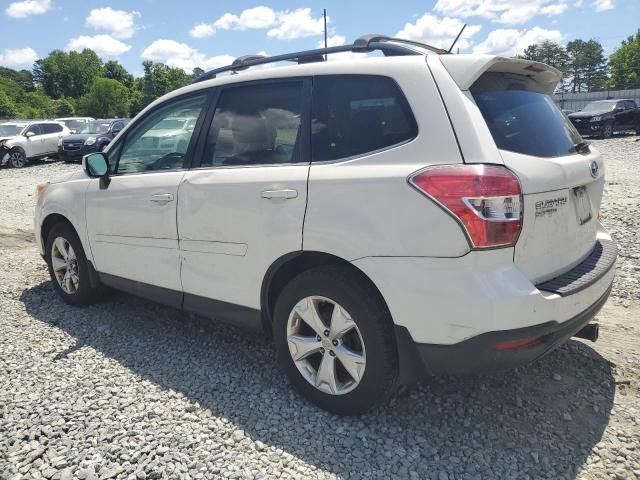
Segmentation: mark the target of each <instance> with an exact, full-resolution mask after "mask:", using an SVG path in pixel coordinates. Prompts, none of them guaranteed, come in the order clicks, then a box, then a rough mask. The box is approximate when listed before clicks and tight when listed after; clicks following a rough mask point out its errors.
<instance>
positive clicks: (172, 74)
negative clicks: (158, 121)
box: [135, 61, 190, 109]
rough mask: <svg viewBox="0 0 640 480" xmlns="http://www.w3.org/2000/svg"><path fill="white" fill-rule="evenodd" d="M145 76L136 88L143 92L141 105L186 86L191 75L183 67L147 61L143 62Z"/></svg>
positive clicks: (144, 105) (143, 105) (137, 83)
mask: <svg viewBox="0 0 640 480" xmlns="http://www.w3.org/2000/svg"><path fill="white" fill-rule="evenodd" d="M142 66H143V68H144V76H143V77H142V78H141V79H139V81H137V82H136V86H135V88H138V89H139V90H140V93H141V100H140V103H139V106H140V107H141V109H142V108H144V107H146V106H147V105H149V104H150V103H151V102H153V101H154V100H155V99H156V98H158V97H161V96H162V95H164V94H166V93H168V92H170V91H172V90H175V89H176V88H180V87H183V86H185V85H186V84H187V83H189V81H190V77H189V75H187V74H186V73H185V71H184V70H182V69H181V68H173V67H168V66H167V65H164V64H163V63H154V62H150V61H145V62H143V63H142Z"/></svg>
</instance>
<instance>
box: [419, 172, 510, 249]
mask: <svg viewBox="0 0 640 480" xmlns="http://www.w3.org/2000/svg"><path fill="white" fill-rule="evenodd" d="M409 182H410V183H411V185H413V186H414V187H416V188H417V189H418V190H419V191H421V192H422V193H424V194H426V195H427V196H429V197H431V198H432V199H434V200H435V201H436V202H438V203H439V204H440V205H442V206H443V207H444V208H445V209H446V210H447V211H449V212H450V213H451V214H452V215H453V216H454V218H456V219H457V220H458V221H459V222H460V223H461V225H462V226H463V227H464V229H465V231H466V232H467V235H468V237H469V240H470V241H471V245H472V247H473V248H490V247H507V246H512V245H514V244H515V242H516V240H517V239H518V235H519V234H520V230H521V229H522V190H521V188H520V182H519V181H518V177H516V176H515V175H514V174H513V172H511V171H510V170H509V169H507V168H505V167H502V166H498V165H482V164H477V165H445V166H437V167H430V168H427V169H425V170H422V171H420V172H417V173H415V174H414V175H412V176H411V177H409Z"/></svg>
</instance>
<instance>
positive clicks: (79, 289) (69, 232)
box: [45, 223, 101, 306]
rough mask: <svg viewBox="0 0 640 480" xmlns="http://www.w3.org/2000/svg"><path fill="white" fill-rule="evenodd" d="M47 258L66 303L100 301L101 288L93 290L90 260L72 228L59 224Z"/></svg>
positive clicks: (53, 235) (51, 274)
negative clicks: (88, 260) (90, 277)
mask: <svg viewBox="0 0 640 480" xmlns="http://www.w3.org/2000/svg"><path fill="white" fill-rule="evenodd" d="M45 259H46V261H47V266H48V267H49V275H50V276H51V280H52V282H53V285H54V288H55V289H56V291H57V292H58V295H60V297H61V298H62V299H63V300H64V301H65V302H67V303H69V304H71V305H76V306H80V305H89V304H91V303H94V302H95V301H97V300H98V299H99V297H100V293H101V289H100V288H92V287H91V281H90V279H89V264H88V262H87V257H86V256H85V253H84V249H83V248H82V243H81V242H80V239H79V238H78V235H77V234H76V232H75V230H74V229H73V227H71V225H69V224H67V223H58V224H56V225H54V226H53V228H51V231H50V232H49V236H48V237H47V244H46V255H45Z"/></svg>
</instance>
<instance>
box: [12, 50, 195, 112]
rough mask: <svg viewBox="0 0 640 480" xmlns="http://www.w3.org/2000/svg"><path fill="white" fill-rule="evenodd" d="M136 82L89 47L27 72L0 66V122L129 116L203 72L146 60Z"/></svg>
mask: <svg viewBox="0 0 640 480" xmlns="http://www.w3.org/2000/svg"><path fill="white" fill-rule="evenodd" d="M142 67H143V71H144V74H143V75H142V76H141V77H138V78H134V76H133V75H131V74H130V73H129V72H128V71H127V70H126V69H125V68H124V67H123V66H122V65H121V64H120V63H118V62H117V61H115V60H110V61H108V62H103V61H102V60H101V59H100V57H98V55H97V54H96V53H95V52H94V51H93V50H90V49H85V50H83V51H82V52H73V51H72V52H63V51H62V50H54V51H52V52H51V53H50V54H49V55H47V57H45V58H43V59H40V60H37V61H36V62H35V63H34V65H33V69H32V70H31V71H29V70H20V71H16V70H12V69H10V68H5V67H0V118H14V117H15V118H53V117H69V116H91V117H95V118H110V117H115V116H119V117H128V116H133V115H135V114H137V113H138V112H139V111H141V110H142V109H143V108H144V107H146V106H147V105H148V104H149V103H151V102H152V101H153V100H155V99H156V98H158V97H160V96H162V95H164V94H165V93H168V92H170V91H172V90H175V89H176V88H180V87H182V86H184V85H187V84H188V83H189V82H190V81H191V80H193V79H194V78H196V77H197V76H199V75H201V74H202V73H203V70H202V69H199V68H196V69H194V70H193V72H191V74H188V73H186V72H185V71H184V70H182V69H181V68H173V67H169V66H167V65H165V64H162V63H156V62H151V61H145V62H143V63H142Z"/></svg>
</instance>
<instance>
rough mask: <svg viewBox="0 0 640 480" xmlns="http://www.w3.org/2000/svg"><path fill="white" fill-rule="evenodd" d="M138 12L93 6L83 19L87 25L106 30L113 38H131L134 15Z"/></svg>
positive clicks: (134, 26) (134, 25) (133, 31)
mask: <svg viewBox="0 0 640 480" xmlns="http://www.w3.org/2000/svg"><path fill="white" fill-rule="evenodd" d="M138 16H140V12H136V11H131V12H126V11H124V10H114V9H113V8H111V7H106V8H94V9H93V10H91V12H89V16H88V17H87V19H86V21H85V25H86V26H87V27H92V28H95V29H96V30H106V31H107V32H109V33H110V34H111V36H112V37H115V38H131V37H133V34H134V33H135V32H136V22H135V20H136V17H138Z"/></svg>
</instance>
